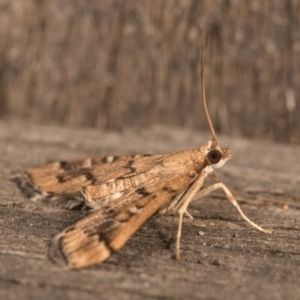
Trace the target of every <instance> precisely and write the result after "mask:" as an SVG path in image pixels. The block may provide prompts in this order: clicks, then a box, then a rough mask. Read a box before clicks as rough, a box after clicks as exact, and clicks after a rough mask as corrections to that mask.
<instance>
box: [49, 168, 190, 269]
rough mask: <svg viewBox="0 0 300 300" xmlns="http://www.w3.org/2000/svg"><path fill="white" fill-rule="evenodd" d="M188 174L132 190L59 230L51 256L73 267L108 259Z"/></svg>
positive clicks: (174, 192) (183, 183)
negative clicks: (118, 199) (108, 204)
mask: <svg viewBox="0 0 300 300" xmlns="http://www.w3.org/2000/svg"><path fill="white" fill-rule="evenodd" d="M191 180H192V179H191V176H190V175H188V174H180V173H177V174H176V173H175V174H173V175H170V176H167V177H166V176H164V178H163V179H162V180H161V181H160V182H155V183H154V182H151V181H149V182H148V183H147V184H145V185H144V186H143V187H139V188H136V189H135V190H130V191H129V192H128V193H127V194H125V195H123V196H122V197H121V198H120V201H115V202H114V204H113V205H110V206H108V207H106V208H104V207H103V208H102V209H99V210H97V211H95V212H94V213H92V214H91V215H89V216H87V217H85V218H84V219H82V220H80V221H78V222H77V223H75V224H74V225H72V226H70V227H68V228H66V229H65V230H64V231H62V232H61V233H60V234H58V235H57V236H56V237H55V238H54V239H53V242H52V245H51V247H50V257H51V258H52V259H53V260H54V261H56V262H59V263H64V264H67V265H68V266H69V267H70V268H75V269H78V268H84V267H87V266H90V265H93V264H95V263H99V262H102V261H104V260H105V259H107V258H108V257H109V256H110V255H111V253H112V252H113V251H115V250H118V249H120V248H121V247H122V246H123V245H124V244H125V243H126V241H127V240H128V239H129V238H130V236H131V235H132V234H133V233H134V232H135V231H136V230H137V229H138V228H139V227H140V226H141V225H142V224H143V223H144V222H145V221H146V220H147V219H148V218H149V217H150V216H152V215H153V214H154V213H155V212H157V211H158V210H159V209H160V208H161V207H162V206H164V205H165V204H166V203H168V202H169V201H171V200H172V198H174V197H176V195H178V193H180V192H181V191H182V190H183V189H185V188H186V187H187V186H188V185H189V184H190V182H191Z"/></svg>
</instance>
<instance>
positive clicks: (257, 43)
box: [0, 0, 300, 143]
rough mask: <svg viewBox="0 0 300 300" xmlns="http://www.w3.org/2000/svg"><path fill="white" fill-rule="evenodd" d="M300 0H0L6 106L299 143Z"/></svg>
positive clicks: (11, 111) (36, 117)
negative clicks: (205, 52)
mask: <svg viewBox="0 0 300 300" xmlns="http://www.w3.org/2000/svg"><path fill="white" fill-rule="evenodd" d="M299 15H300V1H299V0H286V1H282V0H273V1H260V0H252V1H233V0H227V1H217V0H213V1H211V0H177V1H176V0H168V1H166V0H144V1H139V0H132V1H123V0H106V1H75V0H67V1H63V2H62V1H60V0H52V1H35V0H26V1H23V0H0V25H1V26H0V113H1V114H2V116H7V115H12V116H20V117H22V118H24V119H26V120H28V121H31V122H36V123H52V124H53V123H60V124H68V125H84V126H93V127H98V128H102V129H103V128H106V129H107V128H108V129H120V128H124V127H125V126H128V125H130V126H139V127H145V126H147V125H150V124H157V123H159V124H168V125H172V126H173V125H176V126H185V127H189V128H202V129H205V128H207V123H206V120H205V118H203V110H202V104H201V101H200V87H199V64H200V51H201V46H202V45H201V43H202V41H201V33H200V30H199V26H198V24H199V23H201V24H203V26H204V27H205V28H208V29H209V30H210V31H211V47H210V54H209V59H208V64H207V78H206V81H207V91H208V99H209V107H210V111H211V114H212V118H213V121H214V124H216V126H217V130H218V131H219V132H222V133H226V134H230V135H233V134H234V135H242V136H248V137H261V138H267V139H273V140H275V141H283V142H290V143H292V142H294V143H299V141H300V130H299V128H300V118H299V117H298V116H299V114H300V105H299V99H298V98H299V94H300V85H299V83H300V77H299V76H300V75H299V72H297V71H295V70H299V68H300V55H299V52H300V32H299V26H300V18H299Z"/></svg>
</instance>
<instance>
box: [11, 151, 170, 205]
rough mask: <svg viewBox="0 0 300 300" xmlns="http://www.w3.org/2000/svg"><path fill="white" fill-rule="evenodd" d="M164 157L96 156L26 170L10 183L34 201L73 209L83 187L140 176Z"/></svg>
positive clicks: (156, 155) (81, 199) (77, 203)
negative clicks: (14, 183)
mask: <svg viewBox="0 0 300 300" xmlns="http://www.w3.org/2000/svg"><path fill="white" fill-rule="evenodd" d="M164 156H166V155H162V154H155V155H126V156H96V157H88V158H81V159H72V160H68V161H58V162H53V163H49V164H46V165H43V166H40V167H36V168H30V169H27V170H25V171H24V172H23V173H21V174H18V175H16V176H14V178H13V180H14V181H15V182H16V183H17V184H18V186H19V187H20V188H21V189H22V191H23V192H24V193H25V195H26V196H27V197H29V198H30V199H31V200H33V201H38V200H46V201H47V202H57V203H61V204H63V205H65V203H66V201H70V202H71V203H72V205H70V206H71V207H70V208H73V206H74V207H76V206H80V205H81V204H82V203H83V202H84V197H83V196H82V194H81V189H82V187H85V186H91V185H98V184H100V183H103V182H106V181H109V180H114V179H117V178H119V177H120V178H123V177H126V176H133V175H135V174H138V173H142V172H144V171H145V170H146V169H149V168H151V167H152V166H153V165H155V164H157V163H158V162H159V161H160V160H161V159H162V158H163V157H164Z"/></svg>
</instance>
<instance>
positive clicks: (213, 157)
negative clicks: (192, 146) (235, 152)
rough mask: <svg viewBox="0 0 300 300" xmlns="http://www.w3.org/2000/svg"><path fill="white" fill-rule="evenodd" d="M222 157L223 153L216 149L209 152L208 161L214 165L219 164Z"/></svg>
mask: <svg viewBox="0 0 300 300" xmlns="http://www.w3.org/2000/svg"><path fill="white" fill-rule="evenodd" d="M221 157H222V153H221V152H220V151H219V150H216V149H214V150H211V151H209V152H208V154H207V158H208V160H209V161H210V162H211V163H212V164H213V165H214V164H217V163H218V162H219V161H220V160H221Z"/></svg>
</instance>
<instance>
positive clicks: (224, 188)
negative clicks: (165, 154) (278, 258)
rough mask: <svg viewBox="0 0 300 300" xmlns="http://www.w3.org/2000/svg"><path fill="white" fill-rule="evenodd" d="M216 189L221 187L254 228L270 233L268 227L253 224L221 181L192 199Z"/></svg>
mask: <svg viewBox="0 0 300 300" xmlns="http://www.w3.org/2000/svg"><path fill="white" fill-rule="evenodd" d="M217 189H223V191H224V193H225V194H226V196H227V199H228V200H229V202H230V203H231V204H232V205H233V206H234V207H235V208H236V209H237V210H238V212H239V213H240V215H241V216H242V218H243V219H244V220H245V221H246V222H248V223H249V224H250V225H252V226H253V227H255V228H256V229H258V230H259V231H262V232H264V233H272V231H271V230H268V229H264V228H262V227H260V226H259V225H257V224H255V223H254V222H252V221H251V220H250V219H249V218H248V217H247V216H246V215H245V214H244V212H243V211H242V209H241V207H240V206H239V204H238V203H237V201H236V200H235V199H234V197H233V195H232V193H231V192H230V190H229V189H228V188H227V186H226V185H225V184H224V183H222V182H218V183H215V184H213V185H211V186H209V187H208V188H206V189H204V190H201V191H199V192H198V193H197V194H196V195H195V198H194V199H193V200H196V199H198V198H201V197H204V196H206V195H208V194H210V193H212V192H213V191H215V190H217Z"/></svg>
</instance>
